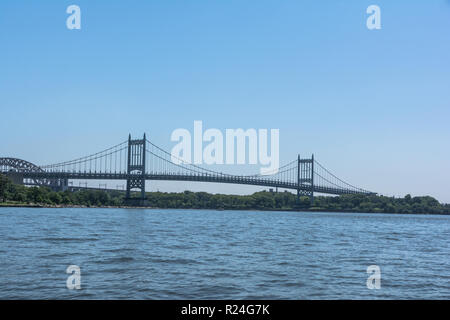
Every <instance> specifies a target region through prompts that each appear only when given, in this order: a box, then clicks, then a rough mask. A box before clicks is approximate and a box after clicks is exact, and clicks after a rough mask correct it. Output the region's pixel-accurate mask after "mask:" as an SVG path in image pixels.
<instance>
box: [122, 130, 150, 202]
mask: <svg viewBox="0 0 450 320" xmlns="http://www.w3.org/2000/svg"><path fill="white" fill-rule="evenodd" d="M145 144H146V139H145V133H144V138H143V139H136V140H132V139H131V134H130V135H129V136H128V163H127V192H126V196H125V201H126V202H127V203H128V204H130V205H145V202H146V201H145V200H146V198H145V153H146V151H145ZM132 189H138V190H140V193H141V194H140V196H139V197H132V196H131V191H132Z"/></svg>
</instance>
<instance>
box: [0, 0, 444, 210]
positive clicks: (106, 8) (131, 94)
mask: <svg viewBox="0 0 450 320" xmlns="http://www.w3.org/2000/svg"><path fill="white" fill-rule="evenodd" d="M71 4H76V5H78V6H80V8H81V13H82V22H81V30H68V29H67V28H66V19H67V17H68V14H67V13H66V8H67V7H68V6H69V5H71ZM371 4H376V5H378V6H380V8H381V20H382V21H381V23H382V29H381V30H372V31H371V30H368V29H367V28H366V19H367V17H368V14H366V8H367V7H368V6H369V5H371ZM0 43H1V50H0V119H1V129H0V132H1V137H2V139H0V155H1V156H14V157H19V158H23V159H26V160H29V161H32V162H34V163H37V164H46V163H53V162H58V161H61V160H68V159H72V158H76V157H79V156H82V155H87V154H90V153H93V152H96V151H99V150H101V149H104V148H106V147H109V146H112V145H114V144H116V143H118V142H121V141H124V140H125V139H126V138H127V136H128V133H131V134H133V135H134V136H141V135H142V133H143V132H146V133H147V136H148V137H149V138H150V139H151V140H152V141H154V142H155V143H157V144H159V145H161V146H163V147H165V148H166V149H170V148H171V147H172V146H173V145H174V143H173V142H171V141H170V134H171V133H172V131H173V130H174V129H176V128H187V129H191V130H192V126H193V121H194V120H202V121H203V125H204V127H205V128H218V129H221V130H225V129H226V128H240V127H241V128H244V129H245V128H267V129H270V128H279V129H280V158H281V162H282V163H283V162H287V161H290V160H291V159H295V157H296V155H297V154H298V153H300V154H303V155H310V154H311V153H314V154H315V156H316V158H317V159H318V160H319V161H320V162H321V163H322V164H324V165H325V166H326V167H327V168H329V169H330V170H331V171H332V172H334V173H335V174H336V175H338V176H339V177H342V178H344V179H345V180H347V181H349V182H350V183H352V184H356V185H358V186H361V187H364V188H366V189H369V190H374V191H377V192H379V193H381V194H385V195H396V196H403V195H405V194H406V193H411V194H412V195H432V196H434V197H436V198H437V199H439V200H440V201H445V202H450V193H449V191H448V190H449V189H450V182H449V181H450V170H449V169H450V167H449V158H450V148H449V141H450V126H449V123H450V121H449V120H450V59H449V58H450V57H449V55H450V2H449V1H447V0H431V1H379V0H374V1H363V0H360V1H350V0H348V1H336V0H335V1H298V0H292V1H290V0H286V1H274V0H271V1H268V0H258V1H242V0H240V1H237V0H233V1H219V0H202V1H200V0H184V1H181V0H179V1H98V0H97V1H95V0H89V1H80V0H73V1H61V0H60V1H1V2H0ZM149 187H150V188H151V189H155V188H156V189H160V190H166V191H179V190H180V188H181V189H183V188H184V189H186V188H188V187H189V188H192V189H194V190H200V189H202V190H208V191H217V192H233V193H240V192H242V193H244V192H250V191H253V190H254V189H249V187H241V186H223V185H221V186H214V187H211V186H209V185H202V184H195V185H192V186H190V185H189V186H188V185H180V184H179V183H178V184H173V183H172V184H171V183H164V182H155V183H151V185H150V186H149Z"/></svg>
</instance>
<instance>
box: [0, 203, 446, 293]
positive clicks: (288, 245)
mask: <svg viewBox="0 0 450 320" xmlns="http://www.w3.org/2000/svg"><path fill="white" fill-rule="evenodd" d="M449 239H450V216H437V215H386V214H349V213H304V212H256V211H214V210H170V209H168V210H157V209H145V210H144V209H93V208H92V209H89V208H63V209H41V208H39V209H36V208H0V298H1V299H450V241H449ZM69 265H77V266H79V268H80V281H81V289H79V290H69V289H68V288H67V286H66V280H67V278H68V277H69V276H70V275H69V274H67V273H66V269H67V267H68V266H69ZM370 265H377V266H379V268H380V271H381V273H380V289H372V290H370V289H368V287H367V285H366V282H367V279H368V277H369V276H370V275H369V274H368V273H367V267H368V266H370Z"/></svg>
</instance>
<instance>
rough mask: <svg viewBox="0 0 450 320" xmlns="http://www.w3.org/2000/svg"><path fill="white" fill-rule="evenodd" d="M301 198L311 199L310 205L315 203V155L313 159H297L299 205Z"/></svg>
mask: <svg viewBox="0 0 450 320" xmlns="http://www.w3.org/2000/svg"><path fill="white" fill-rule="evenodd" d="M300 196H307V197H309V204H310V205H311V206H312V205H313V203H314V154H313V155H312V156H311V159H301V158H300V155H298V158H297V203H299V202H300Z"/></svg>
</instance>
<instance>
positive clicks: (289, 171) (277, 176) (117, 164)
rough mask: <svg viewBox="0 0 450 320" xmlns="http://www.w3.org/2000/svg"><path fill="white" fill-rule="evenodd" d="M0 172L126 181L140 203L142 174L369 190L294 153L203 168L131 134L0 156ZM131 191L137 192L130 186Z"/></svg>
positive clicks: (64, 182) (55, 182) (60, 183)
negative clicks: (52, 159) (37, 159)
mask: <svg viewBox="0 0 450 320" xmlns="http://www.w3.org/2000/svg"><path fill="white" fill-rule="evenodd" d="M0 172H1V173H3V174H5V175H7V176H8V177H9V178H10V179H11V180H12V181H14V182H15V183H20V184H25V185H38V186H47V187H50V188H52V189H53V190H67V189H69V180H123V181H126V200H127V201H128V202H129V203H132V204H139V205H142V204H145V199H146V194H145V182H146V181H147V180H168V181H199V182H212V183H230V184H243V185H252V186H262V187H271V188H277V189H278V188H280V189H290V190H295V191H297V199H299V198H300V196H307V197H309V198H310V202H311V203H312V202H313V199H314V193H322V194H332V195H343V194H363V195H369V194H374V193H373V192H370V191H367V190H364V189H362V188H359V187H355V186H353V185H351V184H349V183H347V182H345V181H344V180H342V179H340V178H338V177H337V176H335V175H334V174H332V173H331V172H330V171H328V170H327V169H326V168H325V167H324V166H322V165H321V164H320V163H319V162H318V161H317V160H315V159H314V155H312V156H311V158H301V157H300V156H298V158H297V159H295V160H293V161H291V162H289V163H287V164H285V165H283V166H281V167H280V168H279V169H278V170H277V171H274V172H273V174H270V173H269V174H265V175H261V174H254V175H234V174H227V173H223V172H218V171H214V170H210V169H207V168H203V167H201V166H198V165H195V164H191V163H187V162H185V161H182V160H181V159H178V158H174V157H173V156H172V154H171V153H170V152H167V151H166V150H164V149H162V148H160V147H158V146H157V145H155V144H154V143H152V142H151V141H149V140H148V139H147V138H146V136H145V134H144V136H143V138H142V139H132V138H131V135H130V136H129V137H128V140H126V141H124V142H122V143H120V144H117V145H115V146H113V147H111V148H108V149H105V150H102V151H100V152H97V153H95V154H91V155H88V156H85V157H81V158H78V159H74V160H70V161H65V162H59V163H55V164H50V165H41V166H38V165H35V164H33V163H31V162H28V161H25V160H22V159H17V158H0ZM136 191H137V192H136Z"/></svg>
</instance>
